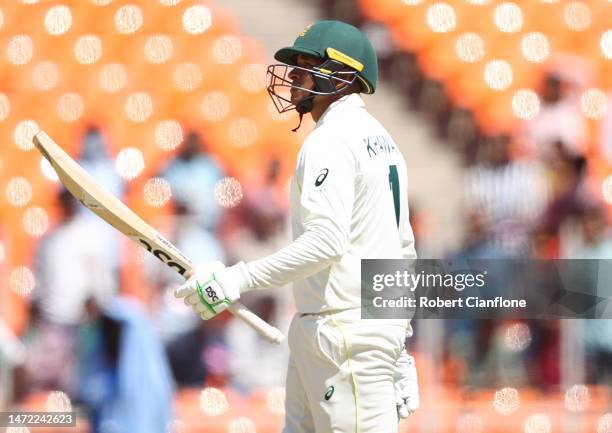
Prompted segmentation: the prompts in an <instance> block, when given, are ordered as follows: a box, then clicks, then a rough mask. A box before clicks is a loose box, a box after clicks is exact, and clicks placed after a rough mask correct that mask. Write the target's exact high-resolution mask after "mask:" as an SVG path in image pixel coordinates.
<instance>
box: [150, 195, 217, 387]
mask: <svg viewBox="0 0 612 433" xmlns="http://www.w3.org/2000/svg"><path fill="white" fill-rule="evenodd" d="M175 214H176V215H175V221H174V226H175V230H174V235H173V240H174V242H173V243H174V244H175V245H176V246H177V248H178V249H179V250H180V251H182V252H183V254H184V255H185V256H186V257H189V258H190V259H191V260H192V262H194V263H208V262H213V261H217V260H219V261H223V260H225V253H224V251H223V248H222V245H221V244H220V243H219V241H218V240H217V238H215V236H213V235H212V234H211V233H210V232H209V231H208V230H206V229H205V228H204V227H202V225H201V224H200V221H199V219H198V217H197V216H195V215H193V214H191V213H189V209H188V206H187V204H186V203H183V202H181V201H180V200H177V201H175ZM145 269H146V270H147V274H149V275H148V278H149V280H151V281H155V280H157V281H160V282H161V284H160V287H159V288H160V296H159V303H158V305H157V311H156V326H157V329H158V330H159V333H160V335H161V337H162V339H163V341H164V344H165V345H166V351H167V353H168V357H169V360H170V365H171V368H172V373H173V376H174V378H175V380H176V382H177V384H178V385H179V386H192V387H199V386H202V384H203V383H204V382H205V380H206V378H207V375H208V370H207V366H206V360H205V353H206V350H207V349H208V347H209V346H210V345H211V344H212V343H213V342H216V341H218V340H222V339H223V333H224V329H223V328H222V327H219V328H215V327H211V326H210V324H209V323H208V322H207V323H206V324H203V323H202V321H201V320H200V318H199V317H198V316H196V315H194V314H193V312H192V311H191V310H190V309H189V308H187V306H185V304H184V303H183V301H181V300H180V299H176V298H175V297H174V294H173V290H172V289H173V284H176V283H179V282H180V281H181V277H180V276H178V274H176V272H174V271H172V270H169V269H168V268H166V267H165V266H160V264H159V261H158V260H157V258H155V257H153V256H152V255H147V256H146V259H145ZM167 288H170V289H169V290H168V289H167Z"/></svg>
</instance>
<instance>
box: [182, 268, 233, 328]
mask: <svg viewBox="0 0 612 433" xmlns="http://www.w3.org/2000/svg"><path fill="white" fill-rule="evenodd" d="M200 269H201V270H197V271H196V272H195V273H194V274H193V276H192V277H191V278H189V280H187V282H186V283H185V284H183V285H182V286H180V287H179V288H177V289H176V291H175V293H174V295H175V296H176V297H177V298H183V300H184V302H185V305H187V306H188V307H191V308H193V310H194V311H195V312H196V313H197V314H199V315H200V317H202V319H204V320H208V319H212V318H213V317H215V316H216V315H217V314H219V313H221V312H223V311H225V310H226V309H227V307H229V306H230V305H231V304H232V302H234V301H236V300H237V299H238V298H240V289H239V287H238V284H237V283H236V282H234V281H233V279H232V278H231V275H230V273H229V272H228V271H227V270H226V269H225V266H224V265H223V263H221V262H212V263H207V264H205V265H204V266H202V268H200Z"/></svg>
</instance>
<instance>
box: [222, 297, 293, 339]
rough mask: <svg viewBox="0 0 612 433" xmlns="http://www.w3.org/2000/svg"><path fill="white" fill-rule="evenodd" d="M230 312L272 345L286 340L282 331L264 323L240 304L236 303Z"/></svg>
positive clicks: (230, 308)
mask: <svg viewBox="0 0 612 433" xmlns="http://www.w3.org/2000/svg"><path fill="white" fill-rule="evenodd" d="M229 310H230V311H231V312H232V314H234V316H236V317H238V318H240V319H242V320H243V321H244V322H245V323H246V324H247V325H249V326H250V327H251V328H253V329H254V330H255V331H257V332H259V333H260V334H261V335H262V336H263V337H264V338H265V339H266V340H268V341H269V342H270V343H275V344H281V343H282V341H283V340H284V339H285V336H284V335H283V333H282V332H281V331H279V330H278V329H276V328H275V327H274V326H272V325H270V324H269V323H267V322H266V321H264V320H263V319H262V318H261V317H259V316H258V315H256V314H255V313H253V312H252V311H251V310H249V309H248V308H247V307H245V306H244V305H242V304H241V303H240V302H234V303H233V304H232V305H231V306H230V307H229Z"/></svg>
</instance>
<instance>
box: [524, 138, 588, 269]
mask: <svg viewBox="0 0 612 433" xmlns="http://www.w3.org/2000/svg"><path fill="white" fill-rule="evenodd" d="M548 167H549V172H550V179H551V182H550V184H551V199H550V202H549V204H548V206H547V207H546V209H545V211H544V213H543V215H542V218H541V221H540V224H539V226H538V227H537V228H536V231H535V233H534V240H535V242H534V243H535V247H536V250H537V251H539V253H537V254H536V255H537V256H538V257H540V258H559V257H561V256H564V255H565V251H567V249H568V245H569V244H571V243H572V236H573V233H572V232H571V225H572V223H573V222H574V220H575V219H576V218H577V216H578V214H579V213H580V212H581V209H582V206H583V201H584V198H585V196H586V195H587V192H586V189H585V182H584V181H585V172H586V160H585V158H583V157H582V156H576V155H573V154H571V153H570V152H569V151H568V150H567V148H566V146H564V145H563V143H561V142H555V143H554V144H553V146H552V147H551V152H550V159H549V161H548ZM567 228H569V230H567Z"/></svg>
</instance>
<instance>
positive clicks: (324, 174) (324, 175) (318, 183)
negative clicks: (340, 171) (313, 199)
mask: <svg viewBox="0 0 612 433" xmlns="http://www.w3.org/2000/svg"><path fill="white" fill-rule="evenodd" d="M328 173H329V169H327V168H324V169H323V170H321V172H320V173H319V175H318V176H317V178H316V179H315V186H321V184H323V182H325V179H326V178H327V174H328Z"/></svg>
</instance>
